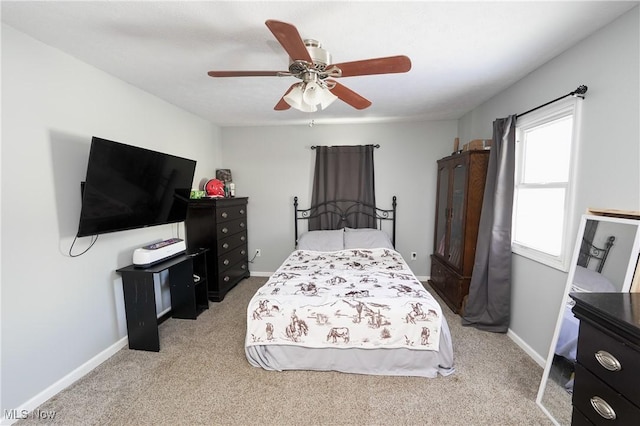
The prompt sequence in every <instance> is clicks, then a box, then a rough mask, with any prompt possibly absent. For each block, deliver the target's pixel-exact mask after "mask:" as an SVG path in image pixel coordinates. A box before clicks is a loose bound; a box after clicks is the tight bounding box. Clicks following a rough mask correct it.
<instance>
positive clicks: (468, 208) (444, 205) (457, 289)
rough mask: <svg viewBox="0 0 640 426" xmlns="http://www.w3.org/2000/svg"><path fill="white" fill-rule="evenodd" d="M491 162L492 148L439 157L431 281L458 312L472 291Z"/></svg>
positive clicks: (435, 288)
mask: <svg viewBox="0 0 640 426" xmlns="http://www.w3.org/2000/svg"><path fill="white" fill-rule="evenodd" d="M488 164H489V151H488V150H486V151H485V150H482V151H465V152H462V153H460V154H455V155H451V156H449V157H445V158H443V159H441V160H439V161H438V187H437V198H436V224H435V232H434V247H433V254H432V255H431V276H430V280H429V284H431V287H433V289H434V290H435V291H436V292H437V293H438V294H439V295H440V297H442V300H444V302H445V303H446V304H447V305H448V306H449V308H451V309H452V310H453V312H455V313H457V314H461V313H462V312H461V311H462V308H463V305H464V303H465V301H466V297H467V295H468V294H469V282H470V281H471V272H472V271H473V262H474V259H475V253H476V240H477V238H478V225H479V223H480V211H481V209H482V198H483V196H484V186H485V181H486V178H487V166H488Z"/></svg>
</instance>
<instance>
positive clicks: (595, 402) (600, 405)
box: [589, 396, 616, 420]
mask: <svg viewBox="0 0 640 426" xmlns="http://www.w3.org/2000/svg"><path fill="white" fill-rule="evenodd" d="M589 401H590V402H591V406H592V407H593V409H594V410H596V413H598V414H600V417H602V418H603V419H607V420H615V418H616V412H615V411H613V408H611V406H610V405H609V404H607V401H605V400H604V399H602V398H600V397H599V396H592V397H591V399H590V400H589Z"/></svg>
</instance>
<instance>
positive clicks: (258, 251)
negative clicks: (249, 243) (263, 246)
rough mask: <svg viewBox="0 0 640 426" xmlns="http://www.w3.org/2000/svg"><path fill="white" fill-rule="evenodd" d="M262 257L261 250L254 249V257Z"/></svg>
mask: <svg viewBox="0 0 640 426" xmlns="http://www.w3.org/2000/svg"><path fill="white" fill-rule="evenodd" d="M260 256H262V250H260V249H256V257H260Z"/></svg>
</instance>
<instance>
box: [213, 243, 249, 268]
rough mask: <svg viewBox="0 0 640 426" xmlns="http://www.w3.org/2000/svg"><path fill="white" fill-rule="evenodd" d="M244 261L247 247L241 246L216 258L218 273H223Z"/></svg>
mask: <svg viewBox="0 0 640 426" xmlns="http://www.w3.org/2000/svg"><path fill="white" fill-rule="evenodd" d="M241 260H244V261H245V262H246V260H247V246H246V245H243V246H240V247H238V248H236V249H234V250H231V251H228V252H226V253H224V254H223V255H221V256H218V271H220V273H223V272H222V271H225V270H227V269H229V268H230V267H232V266H233V265H235V264H236V263H238V262H240V261H241Z"/></svg>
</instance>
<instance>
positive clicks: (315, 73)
mask: <svg viewBox="0 0 640 426" xmlns="http://www.w3.org/2000/svg"><path fill="white" fill-rule="evenodd" d="M265 24H266V25H267V27H268V28H269V30H271V32H272V33H273V35H274V36H275V37H276V39H277V40H278V42H279V43H280V44H281V45H282V47H283V48H284V50H285V51H286V52H287V53H288V54H289V59H290V63H289V70H288V71H209V72H208V75H209V76H211V77H290V76H292V77H296V78H297V79H299V80H301V81H300V82H296V83H294V84H292V85H291V87H289V89H288V90H287V91H286V92H285V94H284V95H283V96H282V98H281V99H280V101H279V102H278V103H277V104H276V106H275V107H274V109H275V110H276V111H282V110H287V109H289V108H291V107H294V108H296V109H298V110H300V111H305V112H313V111H317V107H318V106H320V108H322V109H324V108H326V107H327V106H329V105H330V104H331V103H332V102H333V101H335V100H336V99H341V100H342V101H344V102H346V103H347V104H349V105H351V106H352V107H354V108H356V109H365V108H368V107H369V106H370V105H371V102H370V101H369V100H367V99H365V98H364V97H362V96H360V95H359V94H357V93H356V92H354V91H353V90H351V89H349V88H347V87H346V86H344V85H342V84H340V83H338V82H337V81H336V80H334V79H335V78H340V77H354V76H360V75H373V74H393V73H404V72H407V71H409V70H410V69H411V60H410V59H409V58H408V57H407V56H403V55H399V56H389V57H384V58H375V59H365V60H360V61H353V62H342V63H338V64H333V63H331V54H330V53H329V52H327V51H326V50H325V49H323V48H322V45H321V44H320V43H319V42H318V41H316V40H311V39H304V40H303V39H302V37H300V34H299V33H298V30H297V29H296V27H295V26H293V25H292V24H288V23H286V22H281V21H276V20H272V19H269V20H267V21H266V22H265Z"/></svg>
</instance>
